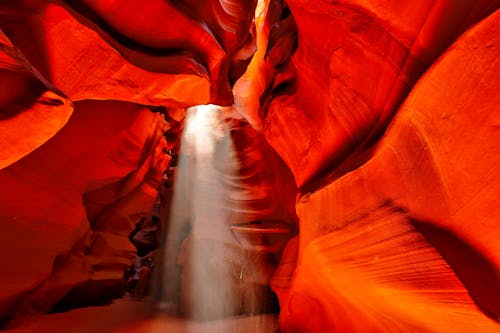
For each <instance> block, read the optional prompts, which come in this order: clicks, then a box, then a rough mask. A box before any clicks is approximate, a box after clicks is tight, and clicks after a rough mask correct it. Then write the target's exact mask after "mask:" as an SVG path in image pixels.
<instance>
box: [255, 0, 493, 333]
mask: <svg viewBox="0 0 500 333" xmlns="http://www.w3.org/2000/svg"><path fill="white" fill-rule="evenodd" d="M290 3H292V2H290ZM296 5H297V7H295V8H296V9H297V10H296V11H295V12H294V11H293V8H294V7H292V5H291V4H290V6H291V7H292V13H294V14H295V17H299V18H300V19H297V22H298V30H299V46H298V49H297V52H296V53H295V55H294V56H293V57H292V59H291V61H292V62H293V63H296V64H298V66H297V68H298V69H297V83H296V84H297V85H298V87H297V88H296V89H297V93H295V94H292V95H289V96H286V97H276V98H274V99H272V100H271V102H270V107H269V115H268V116H267V118H266V121H267V124H268V127H267V128H265V129H264V131H265V133H266V137H267V138H268V139H269V141H270V142H271V144H273V145H274V146H275V147H276V149H277V150H278V152H281V154H282V156H283V158H284V159H285V161H286V162H287V163H288V165H289V166H290V168H291V169H292V171H293V173H294V175H295V178H296V179H297V180H298V182H299V184H300V183H301V182H303V181H304V180H306V179H309V178H310V173H311V172H312V170H314V177H317V179H319V181H316V182H312V183H310V184H308V185H307V186H304V192H303V195H302V196H301V197H300V198H299V200H298V202H297V213H298V216H299V224H300V235H299V238H298V239H297V240H294V241H293V242H290V243H289V245H288V248H287V250H286V251H285V255H284V257H283V259H282V261H283V262H282V267H281V268H280V269H278V271H277V272H276V274H275V281H274V282H273V283H272V285H273V287H274V289H275V290H276V292H277V293H278V295H279V296H280V302H281V311H282V312H281V326H282V329H283V331H285V332H325V331H328V330H331V329H333V330H334V331H338V332H366V331H370V332H371V331H377V332H387V331H419V332H420V331H429V332H436V331H438V332H447V331H456V332H471V331H473V332H497V331H500V326H499V325H498V318H499V317H500V302H499V299H500V298H499V296H500V274H499V267H500V242H499V241H498V239H499V230H500V229H499V228H498V226H499V225H498V219H497V216H498V214H499V213H500V211H499V208H500V207H499V206H498V203H497V196H498V193H499V191H500V183H499V181H498V177H497V174H498V164H499V162H500V160H499V156H500V155H499V152H500V150H499V148H498V144H497V143H498V142H499V139H500V132H499V131H498V121H499V119H500V114H499V109H498V103H499V95H498V91H497V89H496V86H497V85H498V83H499V75H498V60H497V57H498V54H499V50H498V42H499V40H498V24H499V21H500V13H499V12H498V11H497V12H495V13H494V14H491V15H490V16H489V17H487V18H486V19H484V20H483V21H482V22H481V23H479V24H477V25H475V26H472V27H471V28H470V29H469V31H467V32H466V33H465V34H464V35H463V36H461V37H460V38H459V39H458V40H457V41H456V42H455V43H454V44H453V45H452V46H451V47H449V48H448V49H447V50H446V51H445V52H444V53H443V54H442V55H441V56H440V58H439V59H438V60H437V61H435V62H434V63H433V64H432V65H431V66H430V69H429V70H428V71H427V72H426V73H425V74H424V75H423V76H422V77H421V78H420V79H419V81H418V83H417V84H416V85H415V86H414V87H413V88H412V90H411V92H410V93H409V95H408V97H407V98H406V99H405V101H404V102H403V104H402V106H401V107H399V108H398V111H397V112H395V116H394V119H393V121H392V123H391V124H390V126H389V128H388V129H387V131H386V132H385V134H384V136H383V137H382V139H381V140H380V141H379V142H378V143H377V144H376V145H374V146H373V147H372V148H369V149H365V150H361V152H360V153H359V154H358V156H356V155H354V156H352V157H350V158H347V159H345V158H344V159H343V160H342V163H343V165H340V166H339V167H337V168H333V169H332V168H330V169H329V170H330V171H332V170H333V172H331V173H330V174H328V175H323V176H322V174H321V170H322V168H324V167H327V166H328V164H327V162H326V159H331V158H332V157H334V156H333V155H332V154H331V153H327V151H326V150H325V149H327V146H329V148H328V150H329V149H332V148H335V149H334V150H333V154H338V156H342V155H345V152H344V151H343V150H342V148H339V147H340V146H336V142H338V143H339V144H341V145H346V144H348V145H352V146H354V147H357V149H358V151H360V148H361V149H362V148H363V147H362V146H360V145H359V144H360V143H361V142H362V141H363V140H366V138H367V134H368V133H370V131H372V129H373V128H377V126H379V125H378V124H379V122H378V121H375V119H380V121H381V122H383V119H384V117H388V115H384V114H385V113H388V114H393V113H394V111H391V109H392V108H394V107H396V106H397V104H394V103H395V101H393V102H391V103H393V104H392V105H393V106H390V105H391V103H389V104H388V98H390V96H389V95H388V94H387V93H388V92H391V94H396V95H398V96H399V97H398V98H399V99H401V98H402V97H403V93H404V92H405V91H407V90H408V89H409V85H410V84H411V83H412V82H414V81H415V80H416V78H417V77H418V76H417V74H418V73H419V72H418V71H415V70H414V69H413V70H412V71H413V72H408V70H409V69H408V68H405V67H402V68H399V69H397V67H396V68H394V67H392V66H391V67H392V69H391V71H394V70H396V71H395V72H394V73H395V74H394V75H397V76H396V78H397V80H402V79H403V78H404V80H405V82H404V85H406V86H407V87H406V88H404V87H403V88H400V89H399V90H398V89H396V88H395V87H390V89H389V90H385V92H384V89H386V88H384V87H385V84H383V81H382V80H386V79H388V78H389V79H390V77H391V75H387V74H382V73H380V71H381V70H388V69H389V68H391V67H388V65H389V64H384V63H385V62H386V61H387V59H388V58H387V55H386V57H385V58H378V57H375V58H373V53H372V52H369V51H370V49H369V48H366V47H365V48H363V52H361V53H349V54H346V53H345V52H355V51H354V49H353V47H354V46H350V41H351V40H352V38H353V37H352V34H358V33H361V32H366V34H372V33H375V32H374V31H373V30H374V28H368V26H369V25H368V26H365V27H363V29H361V27H358V28H359V29H356V30H351V32H350V33H348V34H347V36H345V37H343V38H344V41H343V42H340V43H341V44H340V46H339V49H338V51H337V52H340V54H339V55H338V56H337V55H332V56H331V57H326V58H327V59H325V57H324V53H323V54H321V55H319V54H318V55H317V57H319V58H321V59H322V61H323V62H324V61H328V62H329V63H330V65H329V66H330V67H329V68H330V72H329V73H328V71H326V72H327V73H326V74H329V75H333V73H334V72H333V70H332V68H335V72H336V73H338V76H331V77H330V78H327V79H326V82H329V87H328V85H326V86H327V87H328V89H329V91H330V93H329V95H328V94H327V95H326V96H329V98H314V97H313V96H312V95H301V94H306V92H308V91H311V88H312V87H315V88H314V89H315V90H316V92H315V94H318V90H319V91H321V89H324V87H325V85H321V82H325V79H323V78H321V77H317V76H314V75H325V71H317V72H311V67H312V66H308V67H305V64H301V62H300V61H301V59H304V60H305V59H306V58H305V57H304V56H303V52H304V53H305V52H316V50H318V49H320V47H319V45H318V44H316V46H313V45H309V46H308V47H305V48H303V49H301V42H303V43H314V39H312V38H307V37H306V38H304V39H301V26H300V20H301V19H304V17H307V15H315V16H314V17H315V18H316V19H317V21H316V22H319V23H318V24H321V22H323V21H322V16H324V15H326V14H325V13H326V10H323V11H322V12H321V13H315V14H311V11H310V10H307V13H306V12H305V11H304V12H303V11H301V9H304V8H302V7H300V5H299V4H296ZM324 6H325V7H328V6H330V7H329V8H330V10H331V11H332V14H333V15H337V14H339V13H338V12H337V11H336V10H341V8H338V7H337V6H338V4H332V5H328V6H327V5H326V4H325V5H324ZM435 6H438V4H436V5H435ZM324 9H325V8H324ZM377 9H380V8H377ZM344 10H345V9H344ZM312 11H313V12H314V11H315V9H313V10H312ZM357 12H358V14H359V8H358V10H357ZM388 13H390V12H389V11H388V12H385V14H388ZM302 14H304V15H302ZM345 14H346V15H342V16H341V17H342V19H341V21H342V22H344V20H345V19H346V18H349V16H348V15H347V13H345ZM473 14H474V11H472V13H471V15H473ZM431 17H432V16H431ZM325 22H328V25H331V24H334V23H332V22H335V19H333V20H328V21H326V19H325ZM352 23H353V24H354V23H356V24H358V23H359V21H358V19H356V20H354V21H352ZM365 23H366V24H368V23H370V24H375V23H373V21H372V20H370V22H365ZM393 23H394V24H396V23H398V22H393ZM446 26H447V27H448V28H449V29H450V31H451V30H453V25H452V23H449V22H448V23H447V25H446ZM459 27H460V28H456V29H458V30H455V31H456V32H455V33H458V31H460V30H462V29H464V27H462V26H460V25H459ZM365 29H366V30H365ZM316 31H317V30H316ZM375 31H377V30H375ZM305 33H307V32H305ZM332 36H336V37H335V38H337V37H338V36H337V35H335V34H333V33H332ZM382 36H383V35H382ZM382 36H381V35H378V36H371V37H372V38H373V39H372V41H373V42H375V41H376V42H377V43H379V42H381V41H383V40H384V39H383V38H382ZM365 37H368V36H367V35H363V38H365ZM332 38H333V37H332ZM417 40H420V39H417ZM358 42H359V40H358V41H356V44H357V43H358ZM365 42H366V41H365ZM425 42H426V44H427V45H428V47H429V48H430V47H431V46H430V45H429V43H430V42H433V41H432V40H426V41H425ZM327 45H331V43H328V44H327ZM385 45H386V46H387V45H391V42H390V39H388V41H387V43H386V44H385ZM442 46H444V45H442V44H440V45H439V46H436V47H437V48H439V47H442ZM349 48H351V50H350V51H348V50H349ZM322 51H323V50H322ZM384 51H385V52H387V49H384ZM323 52H324V51H323ZM342 53H343V54H342ZM413 54H414V53H413V52H412V53H410V55H409V56H407V57H405V58H406V59H407V61H410V60H412V57H414V55H413ZM417 55H418V54H417ZM313 56H314V55H310V56H308V57H307V59H308V60H309V61H311V57H313ZM358 57H361V58H358ZM359 59H365V60H366V61H363V63H362V64H361V63H360V64H361V67H358V66H355V63H356V62H357V61H360V60H359ZM370 59H371V60H370ZM376 59H378V60H377V61H378V62H379V65H377V66H374V65H372V64H371V63H370V62H369V61H375V60H376ZM417 59H418V58H417ZM417 59H414V60H415V61H416V60H417ZM422 59H424V60H425V61H424V60H422ZM367 61H368V62H367ZM429 61H430V58H428V57H427V58H421V59H420V62H423V63H424V64H425V63H427V64H429ZM313 63H314V62H313ZM420 68H421V69H420V70H419V71H421V70H422V68H423V67H420ZM353 71H354V72H353ZM370 72H371V73H372V74H370ZM305 73H307V74H306V75H305ZM342 73H345V74H342ZM375 73H377V74H375ZM371 75H376V76H374V77H373V78H372V79H369V78H370V76H371ZM307 80H309V81H307ZM311 80H314V81H315V82H318V83H319V85H317V84H312V82H311ZM346 80H348V81H347V82H346ZM363 85H373V88H371V87H369V86H365V87H362V86H363ZM391 85H392V83H391ZM397 86H398V85H396V87H397ZM306 96H307V97H306ZM319 96H325V95H324V94H322V93H320V94H319ZM377 96H380V97H377ZM377 98H380V99H381V100H382V101H383V103H384V104H383V105H385V109H383V108H376V107H375V104H374V103H378V102H377ZM360 99H362V100H364V102H362V101H361V100H360ZM318 103H323V104H324V103H330V106H329V107H328V108H327V107H325V106H324V105H323V106H320V105H319V104H318ZM285 105H286V108H284V106H285ZM358 107H361V108H363V109H364V110H365V111H363V112H362V113H364V116H363V117H361V116H360V113H359V111H360V110H359V109H357V108H358ZM294 116H296V117H300V118H299V121H297V120H291V117H294ZM373 117H376V118H373ZM320 119H321V120H320ZM347 119H350V120H349V124H350V125H349V127H347V126H345V124H346V123H345V122H344V121H347ZM363 123H365V124H366V125H367V126H368V128H369V129H370V130H367V129H366V127H365V126H364V125H363ZM299 124H300V125H299ZM338 126H342V127H344V128H343V129H340V130H336V129H335V128H337V127H338ZM290 127H292V128H290ZM363 128H365V129H363ZM347 130H348V132H346V131H347ZM313 131H314V134H313ZM278 133H280V135H278ZM307 133H309V134H307ZM342 133H346V134H348V137H344V136H343V135H344V134H342ZM304 135H306V137H304ZM356 137H358V138H359V139H356ZM286 138H289V139H288V142H292V144H287V145H285V140H286ZM290 138H293V140H291V139H290ZM309 140H317V141H315V142H314V144H308V142H309ZM355 142H358V144H355ZM306 145H307V146H306ZM348 152H352V149H349V150H348ZM314 156H318V157H316V158H315V157H314ZM329 165H330V166H331V164H329ZM305 192H309V193H307V194H306V193H305ZM294 265H296V266H295V267H294ZM293 268H295V270H293ZM444 318H446V319H444Z"/></svg>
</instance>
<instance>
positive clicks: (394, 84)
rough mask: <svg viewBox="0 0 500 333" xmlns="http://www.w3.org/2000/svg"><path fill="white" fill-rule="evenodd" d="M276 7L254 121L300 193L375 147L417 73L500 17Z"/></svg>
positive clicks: (299, 4) (483, 12)
mask: <svg viewBox="0 0 500 333" xmlns="http://www.w3.org/2000/svg"><path fill="white" fill-rule="evenodd" d="M280 3H281V1H271V2H270V5H269V12H268V20H269V21H270V22H269V23H268V24H269V25H270V27H271V28H270V30H271V31H270V35H269V36H270V37H269V38H270V45H269V47H268V52H267V57H266V59H265V64H263V65H262V66H264V67H267V68H269V67H272V68H273V70H271V71H273V72H275V73H276V76H274V75H271V76H268V79H267V83H266V84H267V85H268V88H266V90H265V92H264V93H263V94H262V95H261V96H260V98H261V109H260V118H261V120H262V121H263V123H264V124H265V130H264V133H265V136H266V138H267V140H268V141H269V143H270V144H271V145H272V146H273V147H274V148H275V149H276V151H277V152H278V153H279V154H280V156H281V157H282V158H283V159H284V161H285V162H286V163H287V165H288V166H289V167H290V169H291V170H292V171H293V173H294V176H295V178H296V181H297V184H298V186H299V187H303V186H304V185H306V184H307V183H308V182H312V181H314V180H315V178H316V179H321V178H322V176H323V175H324V174H325V173H326V172H328V171H330V170H332V169H334V168H338V166H339V165H340V164H342V163H343V162H344V161H345V160H346V158H347V157H348V156H350V155H356V153H359V152H360V151H363V150H365V149H366V148H367V147H370V146H371V145H372V144H373V142H376V140H377V138H379V136H380V134H381V133H383V132H384V131H385V128H386V126H387V124H388V122H389V121H390V120H391V119H392V117H393V115H394V114H395V112H396V111H397V109H398V107H399V106H400V104H401V103H402V101H403V100H404V99H405V97H406V96H407V94H408V92H409V91H410V90H411V88H412V87H413V85H414V84H415V83H416V82H417V80H418V79H419V78H420V77H421V75H422V74H423V73H424V72H425V70H426V69H427V68H428V67H429V66H430V65H431V64H432V63H433V62H434V61H435V60H436V58H437V57H438V56H439V55H441V54H442V53H443V51H445V50H446V48H447V47H448V46H449V45H451V43H453V41H455V39H456V38H457V37H458V36H460V35H461V34H462V33H463V32H464V31H465V30H466V29H468V28H469V27H470V26H472V25H473V24H474V23H476V22H478V21H480V20H481V19H482V18H484V17H486V16H487V15H488V14H490V13H492V12H493V11H494V10H495V9H497V8H498V2H497V1H479V2H461V3H460V4H456V3H451V2H449V1H442V0H428V1H406V2H404V4H399V3H397V4H396V2H395V1H375V2H371V1H317V2H311V1H305V0H290V1H287V2H286V3H287V4H288V7H289V8H290V14H289V15H288V14H287V13H288V10H286V7H285V6H284V5H280ZM280 12H281V14H279V13H280ZM286 15H288V16H286ZM280 16H285V17H281V18H280V19H281V20H279V21H278V19H277V18H278V17H280ZM292 17H293V20H294V23H293V24H292ZM283 18H284V19H283ZM275 22H276V23H275ZM294 26H296V28H295V27H294ZM295 29H296V30H297V31H296V32H295ZM294 34H297V38H298V42H297V43H298V44H297V45H298V47H297V49H296V51H294V50H295V48H294V40H295V37H294ZM273 49H275V50H276V52H273ZM290 53H293V55H291V56H289V55H290ZM276 64H277V65H276ZM276 66H277V67H276ZM264 72H265V71H264ZM269 92H270V94H269ZM254 117H255V115H254ZM318 124H321V125H320V126H319V127H318ZM352 167H353V166H348V167H345V168H344V169H345V170H344V171H343V172H344V173H345V172H346V170H349V169H350V168H352ZM314 186H317V185H312V187H314Z"/></svg>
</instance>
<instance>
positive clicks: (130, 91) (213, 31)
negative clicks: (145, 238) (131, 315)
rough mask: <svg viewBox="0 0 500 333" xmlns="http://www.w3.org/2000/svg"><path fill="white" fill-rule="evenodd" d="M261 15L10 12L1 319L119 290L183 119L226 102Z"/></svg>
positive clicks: (12, 4)
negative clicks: (135, 233)
mask: <svg viewBox="0 0 500 333" xmlns="http://www.w3.org/2000/svg"><path fill="white" fill-rule="evenodd" d="M254 7H255V1H245V2H239V1H218V0H214V1H207V2H205V4H204V7H200V6H199V4H198V3H197V2H195V1H175V2H174V1H159V0H158V1H154V2H150V3H148V5H147V6H144V5H143V3H141V2H139V1H106V0H101V1H83V0H82V1H72V0H69V1H58V0H54V1H42V0H40V1H38V0H34V1H31V0H26V1H24V0H23V1H17V0H15V1H2V3H1V4H0V29H1V33H0V82H1V85H2V87H1V92H0V132H1V134H0V139H1V140H0V151H1V153H0V169H1V170H0V184H1V185H2V186H1V187H0V197H1V198H2V204H1V205H0V226H1V228H2V233H1V235H0V244H1V245H0V248H1V250H2V253H4V254H8V255H7V258H6V262H5V265H2V269H1V274H2V276H4V278H3V279H2V280H1V282H2V283H0V285H1V286H0V318H1V319H4V318H6V317H8V316H10V315H13V314H16V313H26V312H47V311H50V310H51V309H53V308H54V307H55V306H56V307H57V303H58V302H60V301H62V302H63V303H71V302H78V301H82V299H83V301H82V302H83V303H84V302H85V301H84V300H85V299H87V301H89V302H92V301H97V300H99V299H100V297H101V294H106V293H107V292H108V291H109V290H111V289H112V288H113V286H116V285H117V283H118V282H119V281H120V280H121V278H122V272H123V268H124V267H126V266H127V265H128V264H129V263H130V261H131V259H132V258H133V257H134V251H133V246H132V245H131V244H130V243H129V241H128V239H127V236H128V234H129V233H130V231H131V230H132V229H133V227H134V224H135V223H136V222H137V221H138V220H139V219H140V218H141V216H143V215H145V214H148V213H149V212H150V211H151V207H152V206H153V203H154V201H155V200H156V198H157V194H158V193H157V188H158V185H159V183H160V180H161V177H162V175H163V172H164V171H165V170H166V169H167V168H168V166H169V163H170V156H169V155H167V154H166V152H167V151H168V150H169V149H172V148H174V146H175V145H176V144H177V141H178V136H179V131H180V129H181V125H180V123H181V122H182V119H183V114H184V108H185V107H187V106H191V105H196V104H206V103H209V102H212V103H218V104H223V105H230V104H231V103H232V99H233V97H232V93H231V85H232V84H233V83H234V81H235V80H236V79H237V78H238V77H239V75H241V73H242V72H243V71H244V68H245V66H246V63H247V62H248V61H249V59H250V57H251V55H252V53H253V51H254V47H253V40H254V37H253V34H252V25H253V21H252V18H253V11H254V10H253V9H254ZM166 22H167V23H166ZM108 296H109V295H108Z"/></svg>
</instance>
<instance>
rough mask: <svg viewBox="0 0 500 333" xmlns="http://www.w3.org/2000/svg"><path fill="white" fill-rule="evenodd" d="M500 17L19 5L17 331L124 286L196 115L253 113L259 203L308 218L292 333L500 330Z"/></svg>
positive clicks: (9, 47)
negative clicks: (85, 293) (185, 128)
mask: <svg viewBox="0 0 500 333" xmlns="http://www.w3.org/2000/svg"><path fill="white" fill-rule="evenodd" d="M499 8H500V2H499V1H498V0H479V1H449V0H408V1H396V0H390V1H385V0H384V1H382V0H371V1H365V0H339V1H326V0H319V1H306V0H265V1H258V2H257V1H256V0H251V1H240V0H207V1H198V0H182V1H173V0H152V1H149V2H147V4H146V3H145V2H142V1H135V0H134V1H129V0H50V1H43V0H21V1H19V0H5V1H2V3H0V84H1V89H0V184H1V185H2V186H0V228H1V230H2V232H1V233H0V248H1V249H2V253H3V254H4V258H3V264H2V265H1V266H2V268H1V271H0V272H1V273H0V318H1V319H8V318H10V317H11V316H15V315H17V314H20V313H33V312H36V313H40V312H42V313H43V312H48V311H50V310H51V309H53V307H54V306H55V305H56V304H57V303H58V302H60V301H61V300H62V299H65V298H66V300H67V301H68V300H69V301H71V297H70V298H68V297H69V296H68V295H75V294H74V293H75V290H77V289H78V288H85V286H86V285H87V286H88V285H89V284H92V283H94V285H93V287H92V288H91V289H92V290H94V291H95V290H96V288H97V289H99V288H100V290H101V291H102V290H104V289H106V288H108V287H110V286H113V285H115V284H116V282H117V281H119V280H120V278H121V274H122V270H123V267H125V266H126V265H127V264H128V263H129V262H130V260H131V258H133V255H134V254H133V247H132V245H131V244H130V243H129V242H128V239H127V236H128V234H129V232H130V231H131V230H132V229H133V227H134V224H135V223H136V222H137V220H138V219H139V218H140V217H141V216H143V215H145V214H147V213H148V212H149V211H150V210H151V207H152V205H153V203H154V201H155V199H156V196H157V188H158V185H159V183H160V180H161V176H162V173H163V171H164V170H165V169H166V168H168V166H169V164H170V158H169V156H168V155H166V154H165V152H166V151H167V150H169V149H172V148H174V147H175V146H176V145H177V143H178V137H179V133H180V131H181V129H182V121H183V117H184V109H185V108H186V107H188V106H192V105H199V104H208V103H213V104H219V105H232V104H234V106H235V108H236V110H237V111H238V112H239V114H240V115H241V116H242V117H243V118H244V119H245V120H244V121H241V120H238V126H235V127H234V131H233V132H232V133H231V135H232V136H233V137H234V140H235V143H236V144H235V146H236V147H237V148H238V153H237V154H236V156H237V158H238V160H239V162H240V163H241V170H240V171H241V172H242V174H243V175H244V174H245V172H247V174H248V175H250V176H248V177H247V182H246V185H245V186H247V189H249V190H252V191H254V193H255V192H259V188H261V189H262V193H265V195H264V196H263V197H260V199H262V198H264V197H265V198H266V199H265V200H272V204H270V206H272V207H273V209H271V213H269V216H268V217H269V218H272V219H283V220H286V221H287V222H296V221H297V229H298V230H299V233H298V235H297V236H295V237H293V238H292V239H291V240H290V241H288V243H287V245H286V247H285V249H284V251H283V254H282V256H281V261H280V263H279V265H277V267H276V270H275V272H274V275H273V278H272V280H271V282H270V285H271V287H272V288H273V290H274V291H275V293H276V294H277V296H278V298H279V302H280V307H281V309H280V326H281V329H282V331H284V332H330V331H332V332H400V331H401V332H427V331H428V332H500V326H499V324H498V321H499V318H500V271H499V267H500V241H499V239H500V225H499V223H498V216H500V205H499V204H498V196H499V194H500V178H499V177H498V174H499V172H500V170H499V165H500V148H499V146H498V143H499V142H500V109H499V105H500V101H499V93H498V86H499V85H500V78H499V69H498V66H499V62H498V56H499V49H498V47H499V45H498V44H499V37H498V36H499V35H500V33H499V32H500V31H499V24H500V12H499V10H498V9H499ZM250 125H251V127H252V128H251V127H250ZM248 140H252V142H249V141H248ZM270 147H271V148H272V149H273V150H274V151H273V152H270V150H271V148H270ZM274 154H277V155H278V156H279V157H280V158H281V159H282V161H281V160H279V158H278V157H277V156H276V155H274ZM268 156H271V157H272V158H271V159H268V160H267V161H266V158H267V157H268ZM271 160H272V161H271ZM266 162H267V164H266ZM282 162H284V163H282ZM261 163H263V164H261ZM256 165H258V166H256ZM262 165H263V166H264V167H261V166H262ZM266 166H267V167H268V168H269V169H267V170H266V169H265V167H266ZM288 169H289V170H288ZM255 170H260V171H259V174H256V173H255V174H254V173H252V172H253V171H255ZM289 172H291V174H292V175H293V177H292V176H290V177H289ZM277 174H279V175H280V176H283V177H277V176H276V175H277ZM293 179H294V181H293ZM297 188H298V191H297ZM264 189H265V190H264ZM240 190H241V191H242V192H244V191H245V189H240ZM280 190H281V191H283V193H280V195H276V196H273V194H272V193H273V191H280ZM295 196H296V201H295V202H293V198H294V197H295ZM249 198H252V196H251V195H250V196H249ZM242 202H243V203H245V204H247V205H248V207H251V210H253V213H249V214H248V216H247V217H246V218H248V219H249V220H251V219H253V218H254V217H255V212H257V215H259V214H258V213H259V209H260V208H259V207H260V206H259V202H258V201H252V200H250V199H248V198H247V201H245V200H242ZM240 204H241V203H240ZM294 205H295V206H294ZM264 206H265V205H264ZM293 206H294V208H295V212H296V214H297V216H296V217H295V214H294V212H293V211H292V209H290V207H293ZM280 207H281V208H280ZM262 211H263V210H262ZM262 211H261V212H260V213H261V215H259V216H260V217H261V218H262V219H263V220H265V218H266V216H265V215H263V213H262ZM252 214H253V215H252ZM238 216H239V217H238V222H241V221H244V220H245V216H244V214H240V215H238ZM295 219H296V220H295ZM95 283H97V284H95ZM96 286H98V287H96ZM82 290H85V289H82ZM72 292H73V294H72ZM76 298H78V297H76Z"/></svg>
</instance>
